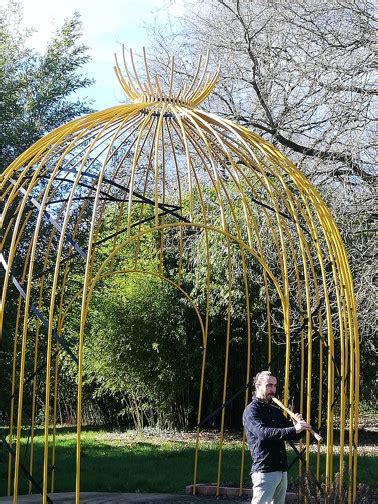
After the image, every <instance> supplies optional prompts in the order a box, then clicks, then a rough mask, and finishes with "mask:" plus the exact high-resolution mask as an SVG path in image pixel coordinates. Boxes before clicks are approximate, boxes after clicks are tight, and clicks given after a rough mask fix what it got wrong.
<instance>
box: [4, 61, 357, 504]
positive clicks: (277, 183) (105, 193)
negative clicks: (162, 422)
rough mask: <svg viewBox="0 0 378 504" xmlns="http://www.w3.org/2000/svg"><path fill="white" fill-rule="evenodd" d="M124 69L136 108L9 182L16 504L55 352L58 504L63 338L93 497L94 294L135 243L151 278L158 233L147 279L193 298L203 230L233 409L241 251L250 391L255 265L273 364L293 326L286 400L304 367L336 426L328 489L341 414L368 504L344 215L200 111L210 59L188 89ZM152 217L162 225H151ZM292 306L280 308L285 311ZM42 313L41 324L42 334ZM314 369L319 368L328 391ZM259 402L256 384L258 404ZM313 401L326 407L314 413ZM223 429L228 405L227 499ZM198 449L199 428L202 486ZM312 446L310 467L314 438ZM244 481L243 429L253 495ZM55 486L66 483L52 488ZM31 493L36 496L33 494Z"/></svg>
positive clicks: (302, 390)
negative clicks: (215, 258) (194, 249)
mask: <svg viewBox="0 0 378 504" xmlns="http://www.w3.org/2000/svg"><path fill="white" fill-rule="evenodd" d="M122 59H123V68H122V69H121V66H120V65H119V63H118V62H117V61H116V67H115V71H116V76H117V78H118V80H119V81H120V84H121V86H122V88H123V89H124V91H125V93H126V95H127V96H128V98H129V99H130V100H131V101H132V103H130V104H126V105H118V106H115V107H112V108H109V109H107V110H104V111H101V112H96V113H94V114H90V115H88V116H85V117H82V118H80V119H77V120H75V121H72V122H70V123H68V124H66V125H64V126H61V127H60V128H57V129H56V130H54V131H53V132H51V133H49V134H48V135H46V136H45V137H43V138H42V139H40V140H39V141H38V142H36V143H35V144H34V145H33V146H31V147H30V148H29V149H27V150H26V151H25V152H24V153H23V154H22V155H21V156H19V157H18V158H17V159H16V160H15V161H14V162H13V163H12V164H11V165H10V166H9V167H8V168H7V169H6V170H5V172H4V173H2V175H1V179H0V180H1V202H2V207H3V209H2V213H1V226H2V236H1V257H0V259H1V268H2V274H3V278H4V282H3V288H2V308H1V312H0V327H1V328H3V324H4V317H5V316H6V314H7V313H8V312H9V313H10V312H11V311H12V309H13V305H14V306H15V307H16V308H15V311H14V313H13V317H14V327H13V328H12V331H11V332H10V333H9V329H8V330H7V332H6V333H4V334H2V336H1V338H3V339H4V341H3V340H2V341H3V343H5V342H6V344H7V345H8V346H9V347H10V348H12V357H11V360H12V370H11V376H10V377H9V380H10V382H11V398H10V400H9V404H8V405H7V406H6V407H7V408H8V411H9V431H8V437H7V439H6V440H5V442H6V443H7V444H8V447H9V449H11V450H13V448H14V457H12V456H11V455H10V456H9V461H8V484H7V489H6V492H7V493H8V495H10V494H11V493H13V495H14V502H17V495H18V491H19V484H18V482H19V481H18V480H19V470H20V446H21V426H22V423H23V417H24V415H25V411H24V396H25V389H24V383H25V379H26V376H25V370H26V365H27V363H29V364H28V365H30V366H31V367H32V369H33V372H34V375H33V380H32V398H31V404H32V411H31V413H30V417H31V450H30V458H29V473H30V475H31V476H33V471H34V458H33V457H34V455H33V439H34V428H35V415H36V398H37V394H38V391H37V387H36V373H37V370H38V369H39V362H40V360H41V359H42V358H44V359H45V361H46V366H45V373H46V380H45V391H44V399H43V402H44V405H45V436H44V438H45V439H44V468H43V488H42V493H43V502H44V503H45V502H47V495H48V477H49V446H50V445H51V442H50V435H49V429H50V427H51V425H50V419H49V412H50V410H52V412H53V425H52V427H53V440H52V462H53V464H54V465H55V460H56V457H57V454H56V450H55V428H56V411H57V402H56V401H57V399H56V398H57V391H58V387H59V382H58V369H59V365H60V362H61V360H62V359H63V356H60V355H63V354H62V352H56V353H55V354H54V352H53V346H54V339H56V340H57V343H56V344H57V345H58V347H59V348H63V349H64V350H65V353H66V354H67V355H69V356H70V357H71V358H73V359H76V361H77V365H78V390H77V398H78V402H77V404H78V407H77V419H78V421H77V458H76V465H77V481H76V502H77V503H78V502H79V499H80V497H79V492H80V431H81V417H82V375H83V367H84V360H83V349H84V345H85V320H86V315H87V311H88V306H89V300H90V297H91V293H92V291H93V288H94V286H95V284H96V282H97V281H98V279H99V278H101V277H102V276H103V275H111V274H117V273H118V274H119V270H118V269H117V266H116V261H117V257H118V255H119V254H120V252H121V251H122V250H123V249H125V248H126V249H127V248H129V250H133V251H134V250H135V252H134V260H133V265H131V266H130V268H129V267H128V268H122V270H123V271H134V272H140V271H143V268H141V267H140V264H139V263H140V248H141V244H142V242H143V239H144V237H145V236H146V235H147V234H150V233H155V234H156V235H157V236H159V242H160V246H159V258H158V260H157V262H156V265H155V266H156V269H155V270H154V271H144V273H145V274H150V275H154V276H156V277H158V278H161V279H164V280H165V281H168V282H170V283H172V285H174V286H175V287H177V288H178V289H179V290H181V292H182V293H183V294H184V295H185V296H189V299H190V302H192V304H193V301H192V300H191V298H190V295H189V294H188V293H186V292H185V291H184V289H183V287H182V283H183V279H185V275H186V274H187V273H188V271H187V270H186V269H185V265H184V260H183V259H184V252H185V245H184V239H185V236H186V233H187V232H188V230H189V229H191V230H196V233H198V237H199V238H198V239H199V240H200V244H201V254H202V257H203V259H202V260H203V262H204V264H205V265H206V279H205V282H204V284H205V299H206V301H205V309H204V312H203V313H199V312H198V310H197V316H198V318H199V320H200V321H201V327H202V334H203V337H204V338H205V339H206V337H207V334H208V331H209V329H210V325H211V320H210V315H209V314H210V309H211V303H212V298H211V289H212V287H211V276H212V261H211V250H212V239H213V236H215V235H217V236H218V237H220V238H219V239H221V240H222V244H223V247H224V250H225V270H226V277H227V290H228V301H227V316H226V319H227V321H226V331H225V342H226V343H225V345H226V352H225V355H224V362H225V365H224V379H223V387H222V397H220V398H219V402H220V404H225V403H226V401H227V384H228V381H227V380H228V368H229V362H230V359H231V358H235V357H233V356H230V353H229V348H230V335H231V333H232V306H233V304H232V303H233V301H232V292H233V287H232V285H233V284H232V282H233V278H234V271H233V263H232V258H233V254H235V252H234V251H233V247H234V246H236V247H237V250H238V252H237V253H238V260H239V262H240V265H241V269H242V272H243V284H244V285H243V291H244V302H245V309H246V320H245V327H246V342H247V348H248V352H247V356H248V357H247V362H246V363H245V375H246V380H247V385H248V383H249V381H250V376H251V373H252V374H254V373H256V372H257V371H258V369H254V368H253V366H251V363H252V360H251V355H254V352H255V346H254V344H255V342H254V338H253V335H252V334H251V314H250V293H249V282H251V279H252V278H254V277H253V274H255V273H253V271H252V269H251V265H250V262H249V261H250V260H252V261H253V262H254V264H255V265H256V267H257V269H258V271H259V275H260V276H259V277H258V282H259V285H260V286H261V289H262V292H263V293H264V296H265V306H266V341H264V347H263V348H264V350H263V353H264V355H263V356H261V359H260V360H261V362H266V363H267V364H268V363H269V364H270V363H272V360H273V357H274V355H278V353H277V352H278V347H277V345H278V343H277V341H275V337H274V329H273V321H274V320H275V319H277V317H278V318H279V320H281V322H282V331H283V334H284V341H285V356H284V363H283V370H282V372H281V370H279V373H280V374H281V375H282V380H283V384H284V385H283V401H284V403H285V405H287V404H288V402H289V397H290V393H291V392H292V389H293V386H294V384H293V383H292V377H293V369H292V368H293V366H294V365H297V364H298V365H299V366H300V382H301V383H300V385H299V389H298V390H299V392H298V394H299V397H298V401H299V402H298V407H299V409H300V412H301V413H303V414H304V415H305V416H306V418H308V419H312V422H313V425H317V427H318V428H319V429H320V428H322V422H323V421H324V420H326V429H325V431H324V433H325V439H326V470H325V476H326V482H327V484H328V485H330V484H331V482H332V481H333V478H334V468H333V447H334V439H333V422H334V420H333V417H334V409H335V407H336V406H337V407H338V410H339V412H340V415H339V416H340V455H339V464H338V468H337V469H338V471H339V472H340V474H341V475H343V476H344V479H346V480H347V482H348V485H349V502H353V501H354V499H355V495H356V480H357V445H358V437H357V434H358V394H359V346H358V341H359V340H358V328H357V318H356V309H355V302H354V294H353V284H352V279H351V274H350V269H349V265H348V260H347V257H346V253H345V249H344V246H343V243H342V240H341V236H340V233H339V231H338V229H337V226H336V224H335V222H334V220H333V218H332V216H331V214H330V211H329V210H328V208H327V206H326V205H325V203H324V202H323V200H322V198H321V196H320V195H319V193H318V192H317V190H316V189H315V188H314V187H313V186H312V185H311V184H310V183H309V181H308V180H307V179H306V178H305V176H304V175H303V174H302V173H301V172H300V171H299V170H298V169H297V168H296V167H295V165H294V164H293V163H291V162H290V161H289V160H288V159H287V158H285V157H284V156H283V155H282V154H281V153H280V152H279V151H278V150H277V149H275V148H274V147H273V146H272V145H271V144H269V143H268V142H266V141H264V140H263V139H262V138H260V137H259V136H258V135H256V134H254V133H252V132H250V131H249V130H247V129H246V128H244V127H242V126H239V125H237V124H235V123H233V122H232V121H229V120H227V119H223V118H220V117H218V116H216V115H214V114H211V113H208V112H205V111H203V110H200V109H198V108H197V106H198V105H199V104H200V103H201V102H202V101H203V100H204V99H205V98H206V97H207V96H208V95H209V94H210V92H211V90H212V89H213V87H214V85H215V83H216V80H217V76H218V72H216V73H215V74H214V75H210V74H209V73H208V72H207V67H208V55H207V57H206V58H205V61H204V63H203V62H202V59H200V61H199V63H198V66H197V68H196V71H195V74H194V77H193V79H192V81H191V82H190V83H188V84H187V85H185V86H184V87H182V88H179V89H176V88H175V87H174V86H175V83H174V60H173V58H172V60H171V64H170V74H169V76H168V79H167V86H166V88H164V83H163V81H162V80H161V79H160V78H159V77H158V76H151V74H150V72H149V69H148V65H147V59H146V55H145V52H143V59H142V65H144V69H145V77H144V78H143V77H141V75H140V74H138V72H137V69H136V68H137V65H136V63H135V60H134V56H133V54H132V52H130V57H129V60H130V64H131V66H128V63H127V55H126V53H125V51H124V53H123V58H122ZM130 68H131V70H130ZM110 207H111V208H112V211H113V214H114V215H115V216H116V224H115V227H114V232H113V233H112V234H111V235H110V236H104V235H103V233H104V231H103V225H104V222H105V220H106V216H107V212H108V210H109V208H110ZM151 218H152V220H153V225H146V222H147V221H150V220H151ZM168 235H169V236H171V235H173V236H174V238H175V240H176V242H177V250H176V253H177V266H176V268H175V269H174V271H173V272H171V274H170V275H171V276H170V277H169V276H167V274H165V273H164V264H165V257H166V239H167V237H168ZM105 242H106V243H110V244H111V250H110V251H108V252H107V253H106V254H107V255H106V257H105V259H103V257H104V256H103V254H104V250H105V249H102V246H103V244H104V243H105ZM100 252H101V254H102V255H101V257H102V259H101V260H100V255H99V254H100ZM250 258H252V259H250ZM74 263H75V264H76V266H75V272H74V271H73V270H74V268H73V267H72V264H74ZM77 271H80V274H81V277H80V278H81V284H80V288H79V289H78V291H77V292H76V294H75V295H74V296H73V297H71V298H68V297H67V294H66V286H67V285H68V284H69V282H70V279H71V278H72V277H73V275H74V274H75V275H76V276H75V278H77ZM255 281H257V280H255ZM277 296H278V299H279V308H277V306H276V305H277V304H276V303H275V301H274V300H275V298H276V297H277ZM78 306H80V312H81V320H80V334H79V341H78V345H77V351H78V353H77V355H76V353H75V352H73V351H72V349H71V348H70V347H69V345H68V344H67V342H66V341H65V340H64V336H63V335H64V327H65V320H66V316H67V314H68V313H70V312H71V311H72V310H74V309H75V308H76V307H78ZM193 306H194V304H193ZM32 317H34V319H35V323H34V324H30V320H31V318H32ZM296 326H299V332H298V337H299V340H298V342H299V345H300V352H299V359H300V362H299V363H294V362H293V360H292V359H293V358H294V357H293V352H292V345H293V344H294V341H293V331H294V328H295V327H296ZM42 328H44V332H45V333H46V334H43V331H42ZM41 338H45V341H46V350H45V354H44V355H41V351H40V342H41V341H42V340H41ZM31 341H33V343H31ZM205 343H206V341H205ZM296 344H297V343H296ZM29 347H30V348H33V349H34V353H33V355H29V354H28V348H29ZM206 347H207V345H206V344H204V351H203V356H202V371H201V390H200V394H199V396H200V397H199V409H198V424H199V423H200V418H201V404H202V391H203V387H204V383H205V380H206V374H205V364H206V358H207V356H206ZM18 355H20V358H19V357H18ZM58 356H59V359H58ZM30 363H31V364H30ZM314 369H317V370H318V371H319V378H318V384H317V388H316V389H315V385H316V380H314V378H313V372H314ZM336 388H338V391H337V394H336V393H335V389H336ZM249 394H250V392H249V391H248V388H247V387H246V393H245V395H244V403H245V404H247V402H248V399H249ZM39 399H41V398H39ZM314 404H316V405H317V410H316V411H313V405H314ZM335 405H336V406H335ZM2 406H3V405H2ZM16 416H17V418H16ZM224 425H225V408H223V409H222V412H221V420H220V426H221V432H220V450H219V457H218V467H217V474H216V478H217V489H218V491H219V486H220V484H221V479H222V473H221V467H222V443H223V432H224ZM346 428H347V429H348V431H349V438H348V440H346V438H345V429H346ZM15 432H16V433H15ZM4 439H5V438H4ZM198 447H199V428H198V429H197V447H196V457H195V467H194V489H195V485H196V482H197V469H198V467H197V464H198ZM305 448H306V455H305V457H306V470H308V469H309V467H310V439H309V435H307V438H306V442H305ZM345 457H347V458H348V474H345V472H344V471H343V467H344V461H345ZM243 473H244V435H243V443H242V449H241V469H240V492H241V491H242V485H243ZM52 474H53V475H54V472H53V473H52ZM316 474H317V477H318V478H319V477H320V445H318V446H317V464H316ZM12 481H13V491H12ZM340 485H342V478H341V479H340ZM53 489H54V477H52V484H51V491H53ZM29 490H30V491H32V486H31V485H30V486H29Z"/></svg>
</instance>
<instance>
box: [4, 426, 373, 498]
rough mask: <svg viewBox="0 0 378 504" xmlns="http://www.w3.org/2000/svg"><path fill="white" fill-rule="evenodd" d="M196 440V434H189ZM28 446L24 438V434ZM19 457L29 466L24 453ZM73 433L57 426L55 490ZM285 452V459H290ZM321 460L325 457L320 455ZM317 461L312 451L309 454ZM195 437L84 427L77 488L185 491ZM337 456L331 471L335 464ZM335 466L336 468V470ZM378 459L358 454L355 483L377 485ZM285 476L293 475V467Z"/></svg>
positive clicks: (234, 467)
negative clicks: (171, 437)
mask: <svg viewBox="0 0 378 504" xmlns="http://www.w3.org/2000/svg"><path fill="white" fill-rule="evenodd" d="M193 438H194V436H193ZM25 445H26V438H25ZM24 452H25V446H24V447H23V449H22V458H21V460H22V461H23V462H24V464H25V465H27V466H28V454H27V455H26V457H25V459H24V456H25V455H24ZM42 452H43V438H42V434H39V435H37V437H36V438H35V466H34V477H35V479H36V480H37V481H40V480H41V479H42ZM75 455H76V434H75V432H74V431H72V430H70V429H60V430H59V431H58V435H57V451H56V477H55V491H56V492H63V491H74V489H75ZM292 456H293V455H292V453H290V452H289V460H290V458H291V457H292ZM322 458H324V457H323V456H322ZM240 460H241V449H240V442H227V443H225V445H224V447H223V458H222V477H221V481H222V482H223V483H224V484H229V485H230V484H236V485H238V484H239V475H240ZM313 460H315V455H314V456H313ZM6 461H7V455H6V453H5V450H4V449H1V450H0V495H5V494H6ZM193 463H194V441H193V440H188V439H183V440H175V441H172V440H163V439H162V438H158V437H154V436H146V437H144V438H137V437H136V436H135V435H134V434H132V433H117V432H106V431H99V430H98V431H95V430H84V431H83V433H82V449H81V464H82V471H81V489H82V491H99V492H167V493H183V492H184V489H185V486H186V485H188V484H191V483H192V482H193ZM336 464H337V457H336V456H335V469H336V467H337V465H336ZM217 466H218V444H217V443H216V442H214V441H211V440H208V441H201V443H200V453H199V463H198V478H197V482H198V483H200V482H206V483H209V482H216V480H217ZM249 468H250V456H249V452H246V463H245V469H244V481H245V484H246V486H249V485H250V478H249V474H248V473H249ZM336 470H337V469H336ZM377 474H378V457H376V456H362V457H360V459H359V477H358V480H359V482H362V483H365V484H367V485H369V486H370V487H371V488H374V489H376V488H378V483H377V478H376V475H377ZM289 477H290V478H291V479H295V478H296V477H297V465H296V466H295V468H293V469H292V470H291V471H290V473H289ZM19 493H20V494H23V493H27V480H26V478H25V477H24V476H23V475H21V476H20V485H19Z"/></svg>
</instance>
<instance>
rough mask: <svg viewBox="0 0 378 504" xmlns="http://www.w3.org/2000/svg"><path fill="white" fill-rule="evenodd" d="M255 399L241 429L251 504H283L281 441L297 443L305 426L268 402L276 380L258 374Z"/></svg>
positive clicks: (284, 479)
mask: <svg viewBox="0 0 378 504" xmlns="http://www.w3.org/2000/svg"><path fill="white" fill-rule="evenodd" d="M254 384H255V389H256V392H255V395H254V396H253V398H252V401H251V402H250V403H249V404H248V406H247V407H246V408H245V410H244V413H243V425H244V430H245V433H246V437H247V443H248V446H249V449H250V451H251V455H252V469H251V475H252V484H253V497H252V501H251V504H284V502H285V495H286V489H287V467H288V466H287V456H286V450H285V441H286V440H290V439H297V438H298V437H300V436H301V435H302V433H303V432H305V431H306V430H309V431H311V430H312V428H311V425H309V424H308V423H307V422H306V421H305V420H304V419H303V418H302V417H301V415H297V421H296V422H295V423H294V424H293V423H292V422H291V421H289V420H288V419H287V418H286V417H285V416H284V414H283V413H282V411H281V410H280V409H279V408H277V407H276V406H275V405H274V403H273V402H272V398H273V397H274V396H275V394H276V388H277V379H276V378H275V376H273V375H272V373H271V372H270V371H261V372H260V373H258V374H257V375H256V377H255V380H254Z"/></svg>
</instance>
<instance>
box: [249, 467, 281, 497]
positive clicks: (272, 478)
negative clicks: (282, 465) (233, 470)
mask: <svg viewBox="0 0 378 504" xmlns="http://www.w3.org/2000/svg"><path fill="white" fill-rule="evenodd" d="M252 483H253V497H252V501H251V504H284V503H285V495H286V489H287V472H286V471H285V472H282V471H274V472H267V473H262V472H255V473H252Z"/></svg>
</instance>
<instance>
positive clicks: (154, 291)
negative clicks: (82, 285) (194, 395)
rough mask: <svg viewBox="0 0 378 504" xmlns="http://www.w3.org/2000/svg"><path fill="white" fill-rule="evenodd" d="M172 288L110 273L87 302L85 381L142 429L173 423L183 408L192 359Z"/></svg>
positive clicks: (147, 278)
mask: <svg viewBox="0 0 378 504" xmlns="http://www.w3.org/2000/svg"><path fill="white" fill-rule="evenodd" d="M185 310H186V308H185V305H184V304H183V303H181V301H180V298H179V296H177V291H176V289H175V288H174V287H172V286H171V285H169V284H168V283H166V282H162V281H161V280H159V279H157V278H155V277H151V276H149V275H139V274H127V275H124V276H116V277H114V278H112V279H109V280H108V281H106V283H105V284H104V285H103V286H102V287H101V288H100V289H99V290H98V291H97V292H96V294H95V296H94V298H93V299H92V303H91V311H90V316H89V321H88V327H89V335H88V338H87V343H86V359H85V361H86V369H87V373H88V376H87V382H88V383H91V384H92V386H94V385H95V392H94V394H95V396H97V397H101V396H107V395H109V394H110V395H113V396H115V397H117V398H118V400H119V401H120V404H122V405H123V408H122V409H121V410H120V411H119V414H120V415H121V416H125V417H126V418H128V417H130V416H131V417H132V419H133V422H134V424H135V425H136V426H137V427H139V428H142V427H143V423H144V421H145V420H147V422H148V423H149V424H150V425H151V424H152V425H154V424H158V425H160V426H162V425H166V424H167V423H168V424H169V425H173V423H174V418H173V417H174V416H177V415H179V413H180V411H177V409H180V408H179V406H181V408H182V409H183V411H184V410H185V411H184V413H185V415H187V414H188V413H189V411H188V408H190V406H189V405H188V404H187V401H186V396H187V394H188V390H189V389H190V388H191V384H190V382H191V381H192V380H193V376H191V367H192V359H193V357H192V356H191V352H190V348H189V347H190V343H189V342H188V339H187V335H186V331H185V327H184V321H185V316H184V312H185Z"/></svg>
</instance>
